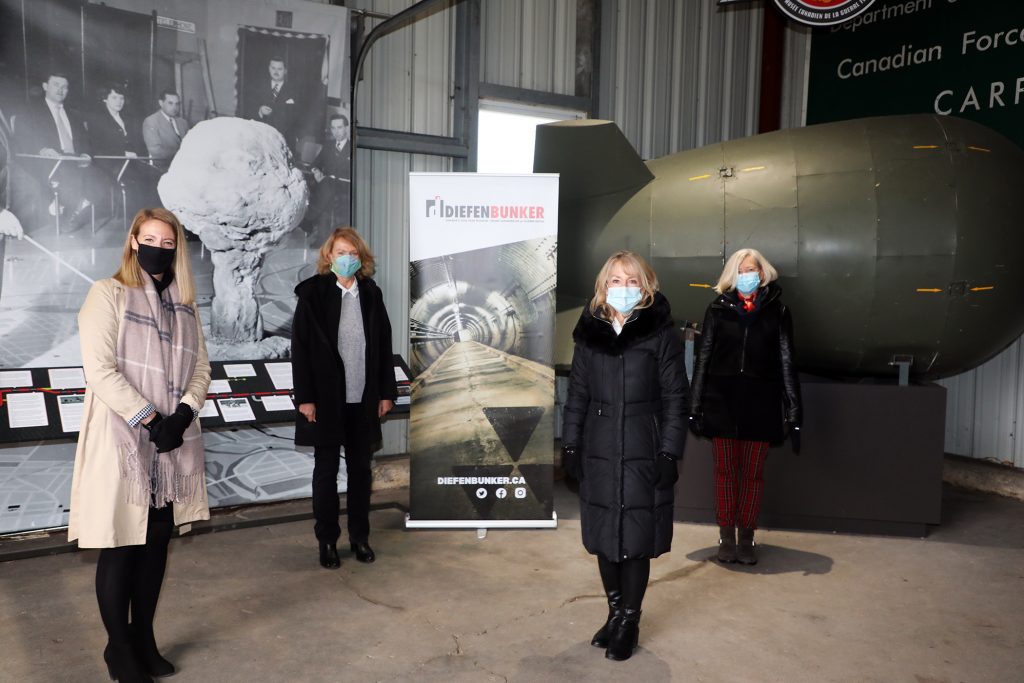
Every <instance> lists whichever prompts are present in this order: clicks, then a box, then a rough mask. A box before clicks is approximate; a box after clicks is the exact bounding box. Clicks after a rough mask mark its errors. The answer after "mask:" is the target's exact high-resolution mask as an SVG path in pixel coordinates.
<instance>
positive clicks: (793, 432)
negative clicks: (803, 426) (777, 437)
mask: <svg viewBox="0 0 1024 683" xmlns="http://www.w3.org/2000/svg"><path fill="white" fill-rule="evenodd" d="M786 424H787V425H788V426H789V444H790V446H792V448H793V453H795V454H796V455H800V425H798V424H795V423H793V422H787V423H786Z"/></svg>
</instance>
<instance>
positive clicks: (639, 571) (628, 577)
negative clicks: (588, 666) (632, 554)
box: [605, 558, 651, 661]
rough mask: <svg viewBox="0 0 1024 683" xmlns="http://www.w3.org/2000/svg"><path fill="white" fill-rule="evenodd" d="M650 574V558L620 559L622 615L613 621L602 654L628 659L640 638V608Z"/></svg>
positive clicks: (609, 657)
mask: <svg viewBox="0 0 1024 683" xmlns="http://www.w3.org/2000/svg"><path fill="white" fill-rule="evenodd" d="M650 576H651V561H650V560H649V559H646V558H645V559H637V560H626V561H624V562H622V563H621V569H620V577H621V581H622V584H621V585H622V618H621V619H619V621H618V622H617V623H616V624H615V628H614V629H613V630H612V634H611V637H610V638H609V639H608V650H607V651H606V652H605V657H607V658H608V659H614V660H618V661H621V660H624V659H629V658H630V657H631V656H633V651H634V650H636V646H637V643H638V642H639V640H640V614H641V612H640V608H641V606H642V604H643V601H644V593H646V592H647V580H648V579H649V578H650Z"/></svg>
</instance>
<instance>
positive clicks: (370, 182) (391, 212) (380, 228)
mask: <svg viewBox="0 0 1024 683" xmlns="http://www.w3.org/2000/svg"><path fill="white" fill-rule="evenodd" d="M356 164H357V166H358V169H357V172H358V177H359V178H360V184H359V185H358V187H357V188H356V191H357V192H359V193H360V196H359V202H358V203H357V209H356V210H357V212H358V214H357V215H356V220H355V225H356V226H359V227H360V231H361V232H362V234H363V235H364V237H366V240H367V242H368V243H369V245H370V248H371V249H372V250H373V253H374V256H375V257H376V259H377V272H376V274H375V275H374V279H375V280H376V282H377V284H378V285H379V286H380V288H381V291H382V292H383V294H384V305H385V306H386V307H387V309H388V316H389V317H390V318H391V330H392V347H393V348H394V350H395V351H396V352H398V353H401V354H402V356H403V357H404V358H407V359H408V358H409V352H410V347H409V227H408V226H409V208H408V205H409V202H408V197H409V173H410V172H412V171H450V170H451V169H452V160H451V159H450V158H446V157H438V156H432V155H431V156H425V155H418V154H413V155H410V154H402V153H398V152H384V151H378V150H369V149H357V151H356ZM385 188H386V189H385ZM407 451H408V421H407V420H393V421H390V422H388V423H386V424H385V428H384V448H383V450H382V451H381V453H385V454H387V453H405V452H407Z"/></svg>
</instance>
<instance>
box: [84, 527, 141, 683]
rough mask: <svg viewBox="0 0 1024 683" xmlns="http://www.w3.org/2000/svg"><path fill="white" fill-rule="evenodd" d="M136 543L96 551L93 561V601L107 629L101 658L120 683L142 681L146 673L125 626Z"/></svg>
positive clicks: (114, 678) (135, 559)
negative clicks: (94, 585)
mask: <svg viewBox="0 0 1024 683" xmlns="http://www.w3.org/2000/svg"><path fill="white" fill-rule="evenodd" d="M140 551H141V548H140V546H122V547H120V548H104V549H102V550H100V557H99V560H98V561H97V562H96V602H97V603H98V604H99V608H100V619H102V620H103V627H104V628H105V629H106V630H107V647H106V648H105V649H104V650H103V661H104V662H106V664H107V673H109V674H110V677H111V678H112V679H113V680H115V681H121V682H122V683H138V682H140V681H142V682H146V681H151V680H152V679H151V678H150V677H149V676H148V675H146V673H145V672H144V670H143V668H142V664H141V663H140V662H139V659H138V656H137V655H136V654H135V650H134V648H132V645H131V633H130V631H129V627H128V606H129V604H130V602H131V586H132V576H133V575H134V573H135V567H136V564H137V560H138V554H139V553H140Z"/></svg>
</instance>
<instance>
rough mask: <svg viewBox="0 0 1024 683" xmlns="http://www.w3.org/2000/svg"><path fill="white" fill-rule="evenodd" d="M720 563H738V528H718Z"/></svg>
mask: <svg viewBox="0 0 1024 683" xmlns="http://www.w3.org/2000/svg"><path fill="white" fill-rule="evenodd" d="M718 561H719V562H722V563H724V564H730V563H732V562H735V561H736V527H734V526H720V527H718Z"/></svg>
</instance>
